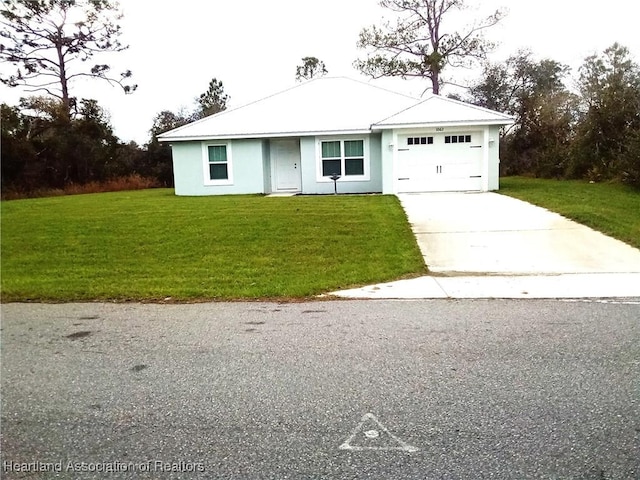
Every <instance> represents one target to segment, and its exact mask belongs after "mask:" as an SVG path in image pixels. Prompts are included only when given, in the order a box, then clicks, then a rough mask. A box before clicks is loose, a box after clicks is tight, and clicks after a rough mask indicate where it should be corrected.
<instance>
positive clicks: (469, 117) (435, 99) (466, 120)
mask: <svg viewBox="0 0 640 480" xmlns="http://www.w3.org/2000/svg"><path fill="white" fill-rule="evenodd" d="M453 123H455V124H483V125H487V124H495V125H507V124H510V123H513V118H512V117H510V116H509V115H506V114H504V113H500V112H496V111H493V110H489V109H487V108H482V107H478V106H476V105H471V104H469V103H464V102H460V101H458V100H453V99H451V98H447V97H442V96H439V95H431V96H429V97H428V98H427V99H425V100H423V101H421V102H419V103H417V104H415V105H411V106H410V107H408V108H406V109H404V110H402V111H399V112H397V113H395V114H393V115H391V116H389V117H387V118H385V119H384V120H381V121H378V122H376V123H375V124H374V127H377V128H392V127H403V126H413V125H425V124H431V125H436V124H453Z"/></svg>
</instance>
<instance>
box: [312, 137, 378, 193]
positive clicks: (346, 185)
mask: <svg viewBox="0 0 640 480" xmlns="http://www.w3.org/2000/svg"><path fill="white" fill-rule="evenodd" d="M343 138H344V139H349V138H366V139H368V144H367V147H366V155H367V156H368V159H369V180H363V181H351V180H345V179H344V177H343V178H341V179H339V180H338V182H337V187H338V193H380V192H382V156H381V135H380V134H371V135H355V136H354V135H345V136H331V137H326V138H325V137H302V138H301V139H300V155H301V168H302V193H306V194H311V195H313V194H332V193H334V184H333V181H332V180H329V179H326V180H325V179H322V180H319V179H318V169H319V168H320V167H319V164H320V142H321V141H322V140H333V139H335V140H340V139H343ZM365 161H366V160H365Z"/></svg>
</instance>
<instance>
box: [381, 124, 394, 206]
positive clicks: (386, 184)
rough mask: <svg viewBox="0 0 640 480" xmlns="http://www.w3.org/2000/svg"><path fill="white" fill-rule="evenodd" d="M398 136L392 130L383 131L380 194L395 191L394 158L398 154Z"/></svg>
mask: <svg viewBox="0 0 640 480" xmlns="http://www.w3.org/2000/svg"><path fill="white" fill-rule="evenodd" d="M397 143H398V134H397V133H396V132H395V131H393V130H383V131H382V139H381V149H380V152H381V156H382V166H381V167H382V168H381V170H382V193H384V194H386V195H390V194H394V193H396V192H397V190H396V177H397V175H396V156H397V153H398V145H397Z"/></svg>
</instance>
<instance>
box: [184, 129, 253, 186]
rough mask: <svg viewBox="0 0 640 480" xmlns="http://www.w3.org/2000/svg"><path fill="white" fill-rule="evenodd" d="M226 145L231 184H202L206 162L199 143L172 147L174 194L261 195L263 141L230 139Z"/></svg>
mask: <svg viewBox="0 0 640 480" xmlns="http://www.w3.org/2000/svg"><path fill="white" fill-rule="evenodd" d="M228 145H229V148H230V157H231V169H232V170H233V183H232V184H231V185H205V178H204V175H205V168H204V162H205V160H204V158H203V148H202V142H180V143H175V144H173V145H172V156H173V174H174V181H175V191H176V195H229V194H248V193H264V191H265V180H264V177H265V175H264V162H265V160H264V153H263V141H262V140H259V139H258V140H255V139H248V140H231V141H229V142H228Z"/></svg>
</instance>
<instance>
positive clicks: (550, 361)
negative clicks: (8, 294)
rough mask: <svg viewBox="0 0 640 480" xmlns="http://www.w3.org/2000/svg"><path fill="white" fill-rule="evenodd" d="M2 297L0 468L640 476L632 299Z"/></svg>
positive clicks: (637, 307)
mask: <svg viewBox="0 0 640 480" xmlns="http://www.w3.org/2000/svg"><path fill="white" fill-rule="evenodd" d="M1 309H2V372H1V373H2V380H1V381H2V406H1V409H2V410H1V411H2V474H3V475H2V476H3V478H7V479H12V478H29V479H40V478H42V479H49V478H65V479H71V478H79V479H85V478H86V479H89V478H150V479H151V478H152V479H177V478H184V479H194V478H197V479H199V478H202V479H205V478H206V479H322V478H326V479H334V478H335V479H476V478H495V479H503V478H504V479H530V478H531V479H533V478H535V479H576V480H578V479H580V480H588V479H599V480H602V479H607V480H613V479H637V478H640V300H635V301H634V300H629V301H616V302H613V301H612V302H602V301H601V302H598V301H574V302H571V301H537V300H509V301H507V300H505V301H501V300H458V301H453V300H427V301H395V302H394V301H334V302H312V303H288V304H275V303H215V304H196V305H151V304H149V305H140V304H102V303H95V304H67V305H40V304H33V305H31V304H5V305H2V307H1ZM114 470H115V471H114Z"/></svg>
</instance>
